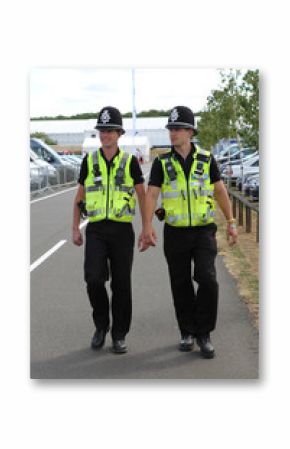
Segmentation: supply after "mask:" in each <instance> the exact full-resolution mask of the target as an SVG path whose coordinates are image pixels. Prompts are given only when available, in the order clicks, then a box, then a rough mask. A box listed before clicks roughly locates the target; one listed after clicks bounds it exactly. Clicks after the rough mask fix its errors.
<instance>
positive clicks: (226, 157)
mask: <svg viewBox="0 0 290 449" xmlns="http://www.w3.org/2000/svg"><path fill="white" fill-rule="evenodd" d="M256 152H257V150H256V149H255V148H242V149H241V148H240V147H239V146H237V145H232V146H231V148H230V149H229V151H227V152H226V153H225V154H223V155H222V156H219V157H218V158H217V162H218V164H219V165H221V164H224V163H235V162H239V161H240V160H242V159H243V158H245V157H247V156H251V155H253V154H254V153H256Z"/></svg>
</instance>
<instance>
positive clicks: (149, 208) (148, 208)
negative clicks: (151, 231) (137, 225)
mask: <svg viewBox="0 0 290 449" xmlns="http://www.w3.org/2000/svg"><path fill="white" fill-rule="evenodd" d="M158 195H159V192H157V191H155V190H152V189H151V188H150V187H149V188H148V191H147V193H146V202H145V223H144V224H145V227H146V226H147V227H148V226H151V224H152V220H153V216H154V211H155V209H156V204H157V200H158Z"/></svg>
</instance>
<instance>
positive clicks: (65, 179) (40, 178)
mask: <svg viewBox="0 0 290 449" xmlns="http://www.w3.org/2000/svg"><path fill="white" fill-rule="evenodd" d="M78 178H79V168H77V167H70V168H66V167H62V168H61V169H60V170H56V173H55V174H52V173H51V172H50V171H49V168H48V167H35V168H33V171H30V195H31V196H35V195H38V194H41V193H46V191H53V190H55V189H58V188H60V187H65V186H70V185H75V184H76V183H77V181H78Z"/></svg>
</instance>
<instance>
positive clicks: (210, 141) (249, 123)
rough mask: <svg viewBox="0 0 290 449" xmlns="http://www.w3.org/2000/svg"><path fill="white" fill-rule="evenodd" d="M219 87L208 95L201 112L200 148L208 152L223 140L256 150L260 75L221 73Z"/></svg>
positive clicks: (239, 72)
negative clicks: (254, 147) (228, 139)
mask: <svg viewBox="0 0 290 449" xmlns="http://www.w3.org/2000/svg"><path fill="white" fill-rule="evenodd" d="M220 75H221V87H220V89H218V90H214V91H212V92H211V95H210V96H209V97H208V98H207V104H206V107H205V109H204V111H202V112H201V113H200V117H201V118H200V121H199V124H198V129H199V140H200V142H201V145H203V146H204V147H205V148H207V149H210V148H211V147H212V146H213V145H215V144H216V143H217V141H218V140H220V139H222V138H232V137H235V138H237V140H238V142H242V144H243V145H244V146H245V145H251V146H252V145H253V146H256V148H258V136H259V72H258V71H257V70H255V71H250V70H249V71H247V72H246V73H245V74H244V75H243V76H242V72H241V71H240V70H229V71H221V72H220Z"/></svg>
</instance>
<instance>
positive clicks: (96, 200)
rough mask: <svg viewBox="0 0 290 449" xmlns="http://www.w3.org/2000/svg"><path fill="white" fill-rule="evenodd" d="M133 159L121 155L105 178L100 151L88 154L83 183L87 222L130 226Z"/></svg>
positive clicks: (133, 211) (133, 204)
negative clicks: (131, 168)
mask: <svg viewBox="0 0 290 449" xmlns="http://www.w3.org/2000/svg"><path fill="white" fill-rule="evenodd" d="M131 160H132V156H131V155H129V154H127V153H125V152H123V151H120V152H119V153H118V154H117V156H115V158H114V164H112V166H111V170H110V172H109V176H108V169H107V164H106V161H105V160H104V158H103V156H102V154H101V152H100V150H97V151H95V152H94V153H89V155H88V159H87V164H88V175H87V178H86V180H85V194H86V209H87V213H88V218H89V221H90V222H94V221H100V220H104V219H109V220H113V221H119V222H126V223H128V222H131V221H132V219H133V216H134V214H135V202H136V201H135V196H134V192H135V188H134V180H133V178H132V177H131V174H130V164H131Z"/></svg>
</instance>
